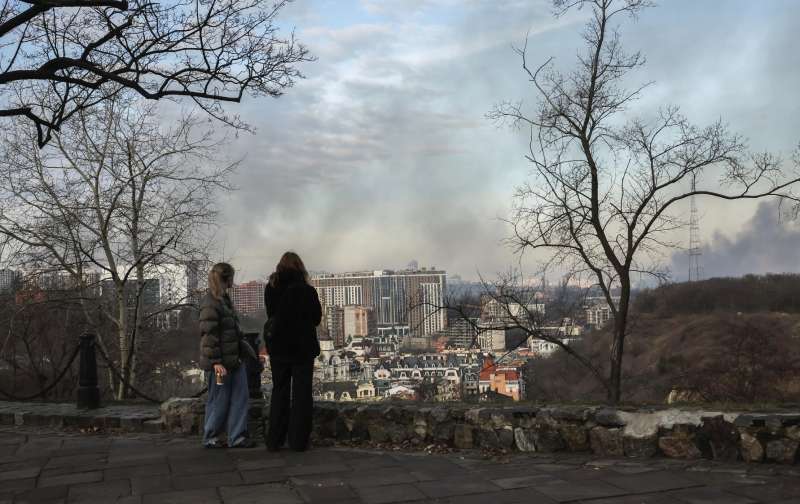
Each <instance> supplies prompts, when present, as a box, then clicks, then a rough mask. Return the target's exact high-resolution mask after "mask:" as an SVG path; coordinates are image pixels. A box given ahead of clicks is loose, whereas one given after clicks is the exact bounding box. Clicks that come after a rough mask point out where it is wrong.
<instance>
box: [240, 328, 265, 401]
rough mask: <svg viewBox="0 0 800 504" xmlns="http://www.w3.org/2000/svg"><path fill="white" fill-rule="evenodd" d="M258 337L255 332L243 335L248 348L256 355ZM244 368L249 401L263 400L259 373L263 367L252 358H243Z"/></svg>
mask: <svg viewBox="0 0 800 504" xmlns="http://www.w3.org/2000/svg"><path fill="white" fill-rule="evenodd" d="M259 336H260V334H259V333H257V332H249V333H244V339H245V341H247V343H248V344H249V345H250V347H251V348H252V349H253V350H255V351H256V353H258V347H259ZM244 363H245V366H246V369H247V388H248V389H249V390H250V399H263V398H264V396H263V394H262V392H261V373H262V372H263V371H264V365H263V364H261V361H260V360H258V359H253V358H252V357H249V356H248V357H246V358H245V361H244Z"/></svg>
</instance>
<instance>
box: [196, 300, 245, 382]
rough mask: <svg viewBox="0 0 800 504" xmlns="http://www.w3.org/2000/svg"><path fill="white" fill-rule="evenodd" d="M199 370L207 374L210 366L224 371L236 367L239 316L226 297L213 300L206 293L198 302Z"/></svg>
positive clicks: (238, 349)
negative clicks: (216, 365) (221, 368)
mask: <svg viewBox="0 0 800 504" xmlns="http://www.w3.org/2000/svg"><path fill="white" fill-rule="evenodd" d="M200 333H201V338H200V369H204V370H206V371H211V370H212V369H213V368H214V364H222V365H223V366H225V369H228V370H233V369H236V368H238V367H239V364H240V362H241V357H242V348H241V330H240V329H239V317H238V316H237V315H236V310H234V309H233V304H232V303H231V300H230V298H229V297H228V295H227V294H225V295H224V296H223V297H222V299H217V298H215V297H214V296H212V295H211V294H210V293H206V295H205V296H204V297H203V300H202V301H201V302H200Z"/></svg>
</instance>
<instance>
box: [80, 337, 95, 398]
mask: <svg viewBox="0 0 800 504" xmlns="http://www.w3.org/2000/svg"><path fill="white" fill-rule="evenodd" d="M94 345H95V335H94V334H91V333H86V334H84V335H82V336H81V338H80V348H81V364H80V372H79V374H78V409H96V408H99V407H100V389H98V388H97V355H96V354H95V348H94Z"/></svg>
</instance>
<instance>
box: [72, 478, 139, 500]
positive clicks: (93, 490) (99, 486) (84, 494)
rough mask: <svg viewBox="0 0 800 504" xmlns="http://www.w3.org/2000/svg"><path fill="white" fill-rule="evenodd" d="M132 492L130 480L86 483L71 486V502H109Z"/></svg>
mask: <svg viewBox="0 0 800 504" xmlns="http://www.w3.org/2000/svg"><path fill="white" fill-rule="evenodd" d="M130 494H131V484H130V482H129V481H128V480H114V481H104V482H102V483H84V484H81V485H72V486H71V487H69V502H70V503H72V502H89V503H95V502H108V501H112V502H113V501H114V500H116V499H117V498H119V497H125V496H128V495H130Z"/></svg>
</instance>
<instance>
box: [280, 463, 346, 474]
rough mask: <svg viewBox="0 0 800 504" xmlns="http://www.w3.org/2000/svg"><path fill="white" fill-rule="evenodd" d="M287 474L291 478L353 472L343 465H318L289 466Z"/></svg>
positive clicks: (286, 469)
mask: <svg viewBox="0 0 800 504" xmlns="http://www.w3.org/2000/svg"><path fill="white" fill-rule="evenodd" d="M284 470H285V471H286V474H288V475H289V476H302V475H304V474H323V473H335V472H342V471H351V469H350V468H349V467H347V466H346V465H343V464H318V465H307V466H302V465H297V466H291V467H290V466H287V467H286V468H285V469H284Z"/></svg>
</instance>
